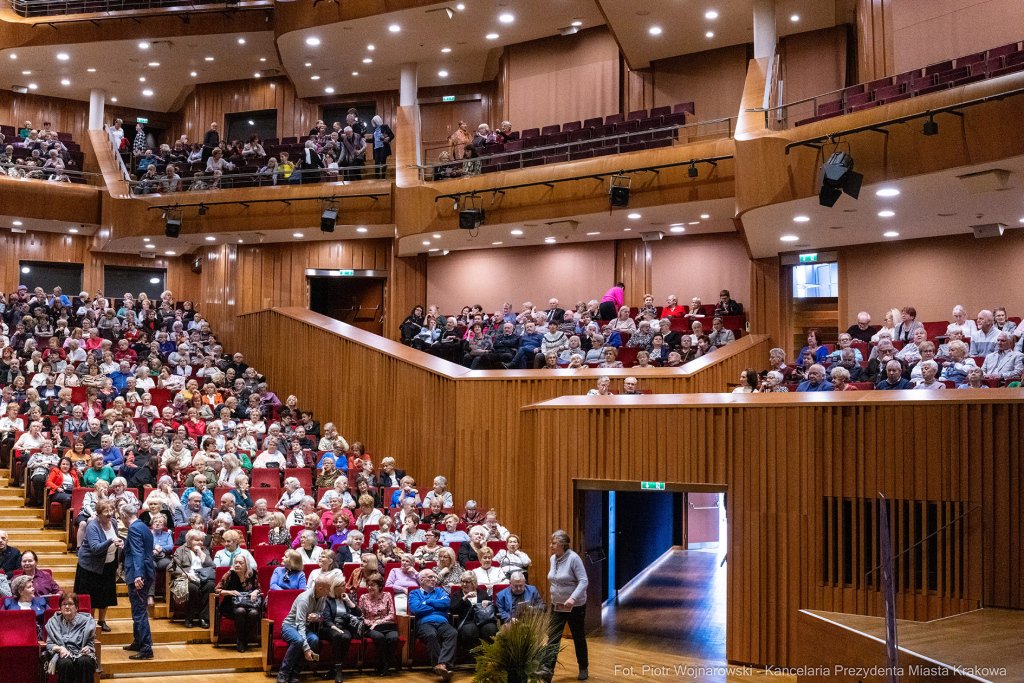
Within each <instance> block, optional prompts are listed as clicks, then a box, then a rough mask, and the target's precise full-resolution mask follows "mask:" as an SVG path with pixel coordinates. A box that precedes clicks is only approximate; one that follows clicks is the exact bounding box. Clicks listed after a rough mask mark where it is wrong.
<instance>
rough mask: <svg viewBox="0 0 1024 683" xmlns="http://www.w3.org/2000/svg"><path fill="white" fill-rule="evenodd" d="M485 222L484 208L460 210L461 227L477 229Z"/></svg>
mask: <svg viewBox="0 0 1024 683" xmlns="http://www.w3.org/2000/svg"><path fill="white" fill-rule="evenodd" d="M483 224H484V210H483V209H463V210H462V211H459V229H461V230H476V229H477V228H479V227H480V226H481V225H483Z"/></svg>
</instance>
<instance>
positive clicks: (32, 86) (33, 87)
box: [28, 83, 39, 90]
mask: <svg viewBox="0 0 1024 683" xmlns="http://www.w3.org/2000/svg"><path fill="white" fill-rule="evenodd" d="M38 87H39V86H38V85H36V84H35V83H29V84H28V89H29V90H35V89H36V88H38Z"/></svg>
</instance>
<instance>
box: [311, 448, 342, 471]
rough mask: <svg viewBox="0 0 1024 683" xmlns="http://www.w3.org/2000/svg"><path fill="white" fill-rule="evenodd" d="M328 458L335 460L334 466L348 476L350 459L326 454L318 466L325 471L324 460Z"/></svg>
mask: <svg viewBox="0 0 1024 683" xmlns="http://www.w3.org/2000/svg"><path fill="white" fill-rule="evenodd" d="M327 458H333V459H334V466H335V467H337V468H338V469H339V470H341V471H342V472H344V473H345V474H348V458H335V457H334V453H324V457H322V458H320V462H318V463H317V464H316V466H317V467H319V468H321V469H323V466H324V460H326V459H327Z"/></svg>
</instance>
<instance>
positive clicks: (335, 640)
mask: <svg viewBox="0 0 1024 683" xmlns="http://www.w3.org/2000/svg"><path fill="white" fill-rule="evenodd" d="M362 615H363V612H362V610H360V609H359V607H357V606H356V604H355V603H354V602H352V598H350V597H349V596H348V593H346V592H345V577H344V576H342V575H341V573H340V572H339V573H337V574H335V575H334V580H333V581H332V582H331V594H330V596H329V597H328V598H327V600H326V601H325V602H324V609H323V611H322V612H321V613H320V640H321V642H322V641H325V640H326V641H328V642H330V643H331V653H332V654H333V655H334V683H342V681H343V679H344V675H345V658H346V657H348V649H349V646H350V645H351V644H352V639H353V638H358V637H359V632H360V630H361V629H362V625H363V620H362V619H361V618H360V617H362Z"/></svg>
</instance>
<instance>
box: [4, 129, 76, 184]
mask: <svg viewBox="0 0 1024 683" xmlns="http://www.w3.org/2000/svg"><path fill="white" fill-rule="evenodd" d="M82 160H83V156H82V152H81V150H80V149H79V147H78V145H77V144H75V143H74V142H72V140H71V135H69V134H67V133H58V132H57V131H55V130H52V128H51V124H50V122H49V121H46V122H44V123H43V126H42V128H40V129H35V128H33V127H32V122H31V121H26V122H25V123H24V126H23V127H22V128H20V129H18V130H17V131H15V129H14V127H12V126H0V176H7V177H10V178H18V179H31V180H48V181H53V182H64V183H67V182H71V181H72V178H71V176H69V175H68V171H80V170H81V168H82ZM79 179H80V177H76V180H79Z"/></svg>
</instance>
